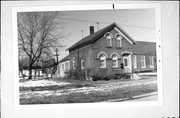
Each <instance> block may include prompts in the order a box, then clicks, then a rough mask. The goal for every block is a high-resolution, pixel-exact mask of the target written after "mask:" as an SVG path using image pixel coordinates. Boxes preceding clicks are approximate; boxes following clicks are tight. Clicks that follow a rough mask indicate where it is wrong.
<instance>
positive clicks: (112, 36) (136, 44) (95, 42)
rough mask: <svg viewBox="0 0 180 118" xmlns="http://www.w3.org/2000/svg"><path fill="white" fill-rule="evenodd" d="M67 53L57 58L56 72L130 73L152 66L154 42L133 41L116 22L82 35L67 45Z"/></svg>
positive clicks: (151, 68) (91, 27) (87, 73)
mask: <svg viewBox="0 0 180 118" xmlns="http://www.w3.org/2000/svg"><path fill="white" fill-rule="evenodd" d="M67 50H68V51H69V55H68V56H66V57H64V58H63V59H62V60H61V61H60V65H59V67H60V76H65V73H64V72H65V71H69V70H71V69H72V70H78V72H79V71H83V72H84V73H85V76H86V77H87V78H88V77H89V75H92V74H95V73H100V74H102V75H110V74H114V73H125V72H126V73H132V72H142V71H154V70H156V43H154V42H143V41H135V40H134V39H133V38H132V37H131V36H130V35H129V34H128V33H127V32H126V31H124V30H123V29H122V28H121V27H120V26H118V25H117V24H116V23H112V24H110V25H109V26H107V27H105V28H103V29H101V30H99V31H97V32H94V27H93V26H90V35H89V36H87V37H84V38H83V39H81V40H80V41H78V42H77V43H75V44H74V45H72V46H71V47H69V48H68V49H67Z"/></svg>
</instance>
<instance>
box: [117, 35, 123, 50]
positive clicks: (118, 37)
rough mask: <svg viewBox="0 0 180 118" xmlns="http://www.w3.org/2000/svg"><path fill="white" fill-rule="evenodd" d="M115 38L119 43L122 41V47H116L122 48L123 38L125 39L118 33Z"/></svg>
mask: <svg viewBox="0 0 180 118" xmlns="http://www.w3.org/2000/svg"><path fill="white" fill-rule="evenodd" d="M115 38H116V40H117V41H120V45H119V46H117V45H116V47H122V38H123V37H122V36H121V35H120V34H119V33H118V34H116V35H115Z"/></svg>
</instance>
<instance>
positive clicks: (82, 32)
mask: <svg viewBox="0 0 180 118" xmlns="http://www.w3.org/2000/svg"><path fill="white" fill-rule="evenodd" d="M82 38H83V30H82Z"/></svg>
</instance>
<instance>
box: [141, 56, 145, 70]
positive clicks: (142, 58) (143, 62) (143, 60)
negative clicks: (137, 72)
mask: <svg viewBox="0 0 180 118" xmlns="http://www.w3.org/2000/svg"><path fill="white" fill-rule="evenodd" d="M141 68H146V59H145V56H141Z"/></svg>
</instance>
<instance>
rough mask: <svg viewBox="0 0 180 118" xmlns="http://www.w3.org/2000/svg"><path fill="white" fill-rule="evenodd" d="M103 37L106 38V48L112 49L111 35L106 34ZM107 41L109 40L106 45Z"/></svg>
mask: <svg viewBox="0 0 180 118" xmlns="http://www.w3.org/2000/svg"><path fill="white" fill-rule="evenodd" d="M107 35H110V37H107ZM104 36H105V37H106V46H108V47H112V38H113V36H112V34H111V33H110V32H107V33H106V34H105V35H104ZM107 40H109V42H110V44H107Z"/></svg>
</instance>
